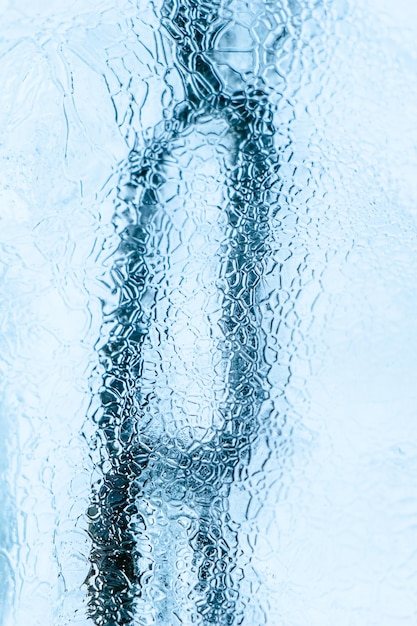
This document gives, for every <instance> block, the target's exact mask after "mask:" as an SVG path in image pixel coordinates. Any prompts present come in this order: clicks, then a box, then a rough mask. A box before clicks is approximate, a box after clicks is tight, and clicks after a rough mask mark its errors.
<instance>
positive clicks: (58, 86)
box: [0, 0, 417, 626]
mask: <svg viewBox="0 0 417 626" xmlns="http://www.w3.org/2000/svg"><path fill="white" fill-rule="evenodd" d="M293 4H294V3H291V6H290V5H289V4H288V5H287V3H285V7H284V8H285V10H286V11H287V13H288V14H289V15H293V16H294V15H295V14H296V17H294V18H291V19H292V21H291V20H290V22H291V24H293V25H294V31H293V33H292V37H293V39H292V41H293V42H295V44H294V43H293V44H292V45H291V46H290V47H289V49H288V50H287V51H286V52H285V54H282V55H281V56H280V54H281V53H280V51H279V50H278V51H276V52H275V54H276V67H278V68H279V72H278V70H277V73H275V74H273V75H271V76H269V75H268V76H267V80H269V81H270V84H271V85H276V90H277V92H278V90H280V91H281V92H282V93H283V96H282V100H280V104H279V105H277V111H278V113H277V119H278V120H279V124H280V128H281V129H282V133H283V134H284V135H285V136H288V137H289V138H290V141H291V156H290V154H287V155H284V156H283V164H282V169H281V174H282V177H283V180H284V181H285V185H286V201H285V207H284V209H283V215H285V219H278V220H276V221H275V222H274V223H273V224H272V229H273V234H272V235H271V246H272V248H273V250H274V254H273V255H272V257H271V263H272V266H271V272H270V274H269V275H268V277H267V279H266V287H265V288H266V290H268V289H269V293H270V297H269V301H268V303H269V309H268V311H269V315H270V317H269V318H268V317H267V315H266V314H265V315H266V317H265V319H267V320H268V319H269V320H273V322H271V326H269V327H268V328H269V331H268V332H269V336H270V339H271V342H272V343H273V341H272V340H273V338H274V337H277V338H279V339H277V341H278V344H279V348H280V349H279V350H278V351H277V356H276V357H275V358H274V359H273V360H272V361H271V363H272V365H271V372H270V382H271V384H272V398H273V401H274V406H275V408H276V411H277V414H278V417H277V418H276V420H275V421H273V422H271V423H270V424H269V425H267V426H266V427H265V433H266V437H264V442H267V443H264V444H262V443H259V445H258V447H257V449H256V454H255V455H254V458H253V461H252V465H251V466H250V468H249V470H248V475H247V477H246V479H245V480H241V481H240V482H237V483H236V484H235V485H234V487H233V488H232V491H231V496H230V507H231V511H232V513H233V517H234V519H235V520H236V522H237V523H238V524H240V527H241V529H242V531H241V532H242V537H245V538H246V539H245V540H244V541H243V540H242V541H243V542H242V545H241V549H242V554H243V556H242V560H243V562H244V563H245V564H246V565H245V572H246V574H245V579H244V581H243V583H242V589H243V591H242V593H243V594H246V595H248V596H249V595H251V596H252V602H251V603H250V604H249V605H248V609H247V611H246V613H245V620H244V624H247V625H248V626H249V624H251V625H253V624H261V623H265V624H268V625H270V626H281V625H282V626H284V625H285V626H307V625H309V626H310V625H311V626H327V625H328V626H333V625H334V624H338V625H340V626H369V625H372V624H375V625H377V624H378V626H398V625H399V624H404V625H408V624H410V625H411V624H413V623H414V621H415V615H416V613H417V598H416V594H415V586H416V579H417V556H416V549H417V536H416V534H417V524H416V522H417V499H416V498H417V496H416V493H417V491H416V481H417V478H416V476H417V432H416V426H415V420H416V410H417V408H416V407H417V403H416V400H417V397H416V396H417V386H416V383H415V381H416V374H417V366H416V361H415V354H416V351H417V328H416V316H415V309H416V304H417V280H416V277H415V268H416V235H417V211H416V201H417V176H416V165H417V128H416V124H415V116H416V104H415V103H416V102H417V76H416V66H417V44H416V41H417V37H416V34H417V9H416V8H415V6H414V4H413V3H412V2H410V0H399V1H397V2H396V3H395V5H392V4H391V3H389V2H385V1H384V0H373V1H372V2H365V1H364V0H351V2H350V3H349V4H347V3H344V2H334V3H326V2H324V3H323V4H316V3H307V2H306V3H304V5H303V7H304V8H302V10H300V11H298V10H297V11H298V12H297V11H296V9H295V8H294V7H295V4H294V6H293ZM265 6H266V4H265V5H263V4H262V3H259V6H255V8H253V7H252V8H251V10H248V9H247V8H246V5H244V3H241V4H239V5H238V3H236V5H235V6H234V8H233V10H234V11H235V15H238V14H239V15H240V17H239V19H240V22H241V23H243V24H245V23H246V27H248V24H249V25H251V26H252V22H253V17H251V15H252V14H251V11H252V12H255V13H257V14H260V15H262V14H263V11H264V10H265ZM283 6H284V5H283ZM0 7H1V9H2V25H1V40H0V64H1V74H2V84H3V87H2V90H1V92H0V117H1V122H0V162H1V167H0V299H1V311H0V316H1V317H0V319H1V334H0V375H1V382H0V403H1V404H0V410H1V416H0V418H1V421H0V433H1V436H2V440H3V442H4V444H3V451H2V454H1V458H0V470H1V472H2V477H3V480H2V483H1V484H2V486H1V500H2V507H1V513H0V519H1V530H0V543H1V545H0V577H1V581H2V582H1V585H0V588H1V599H0V607H1V610H0V616H1V619H2V624H4V625H5V626H12V625H13V626H22V625H23V624H31V625H33V626H37V625H38V624H39V625H41V624H42V626H49V625H50V626H61V625H62V626H63V625H64V624H85V625H87V624H88V623H89V622H88V620H87V618H86V616H85V606H86V591H85V587H83V581H84V579H85V577H86V575H87V572H88V569H89V565H88V556H89V550H90V543H89V539H88V536H87V532H86V530H87V522H86V519H85V511H86V509H87V507H88V503H89V498H90V486H91V481H92V480H94V478H95V477H96V476H95V472H96V470H95V462H96V457H95V451H94V449H93V450H91V445H90V444H91V440H92V439H93V438H94V428H95V426H94V423H93V422H92V420H91V419H90V418H89V417H88V415H89V412H90V411H91V410H90V409H89V406H90V401H91V397H92V395H93V396H94V380H93V382H91V380H92V372H93V370H94V367H95V365H96V363H97V356H96V350H95V346H96V342H97V341H98V339H99V338H100V335H101V334H102V333H103V329H102V304H103V303H104V307H106V306H108V307H111V305H112V302H111V281H110V279H109V275H110V271H111V266H112V255H113V254H114V250H115V248H116V246H117V235H116V234H115V231H114V226H113V225H112V217H113V213H114V203H115V195H116V192H115V189H116V187H117V185H118V181H119V179H120V176H121V174H122V171H123V163H124V161H125V160H126V158H127V155H128V152H129V149H131V148H132V147H133V141H134V133H135V132H137V133H139V135H141V133H142V135H141V136H146V130H147V129H149V128H152V127H153V126H154V125H155V124H156V123H157V122H158V121H159V120H160V119H161V117H162V110H163V107H164V106H167V102H168V100H169V98H170V97H171V96H170V93H171V89H170V87H169V86H171V87H172V85H174V86H175V81H176V78H175V76H174V75H173V76H167V75H166V68H167V66H169V64H170V62H171V61H170V59H171V60H172V54H173V53H172V49H171V48H170V43H169V41H168V39H167V37H166V35H165V34H164V33H163V32H162V31H161V30H160V27H159V18H158V15H159V7H158V6H156V7H155V8H154V7H153V6H151V5H149V6H148V5H146V6H143V7H140V9H139V10H138V8H137V7H136V6H135V5H134V4H133V3H130V2H125V1H123V0H122V1H121V2H119V3H118V4H117V6H116V7H114V3H111V2H108V3H107V2H106V1H100V2H93V1H90V0H88V1H87V2H85V1H84V2H78V3H77V2H74V3H72V5H71V7H68V6H67V5H66V4H64V3H60V2H57V1H55V0H53V1H52V2H49V3H44V2H36V1H34V2H30V3H28V2H26V1H22V2H18V1H16V2H13V4H12V3H10V4H8V3H7V2H3V3H1V4H0ZM281 8H282V6H281V4H280V3H278V2H277V3H276V5H275V8H274V10H276V12H277V13H279V11H281ZM245 11H247V17H246V18H245V15H246V13H245ZM291 11H292V13H291ZM245 19H246V22H245ZM296 27H297V28H296ZM263 28H264V32H265V30H266V31H267V30H268V28H269V26H268V24H267V23H264V27H263ZM243 31H244V29H243V30H242V31H240V32H239V34H238V35H236V37H235V39H233V37H231V44H230V47H231V50H232V51H231V52H228V53H227V54H231V55H232V57H231V60H230V65H233V63H234V62H236V63H237V64H238V65H239V67H241V68H243V69H245V68H246V69H248V68H249V69H251V68H252V67H253V65H254V64H255V65H256V63H258V61H257V59H256V58H255V59H254V56H253V55H254V53H253V54H252V52H251V50H252V49H255V47H254V44H253V40H252V39H250V40H248V41H245V35H244V32H243ZM242 41H243V42H244V45H243V44H242V46H241V47H240V48H239V45H240V44H239V42H242ZM162 42H163V43H162ZM163 46H165V48H163ZM251 46H252V47H251ZM239 50H240V51H241V52H239ZM242 51H243V52H242ZM222 54H223V58H226V57H225V56H224V55H225V54H226V52H225V51H223V52H222ZM239 54H240V55H241V56H238V55H239ZM271 54H272V53H271ZM255 57H256V54H255ZM234 59H235V60H234ZM236 59H238V60H236ZM274 63H275V61H274ZM225 72H226V70H225ZM213 132H214V131H213ZM205 175H206V176H207V177H209V175H210V171H206V172H205ZM294 190H295V191H294ZM207 220H208V221H207V224H208V227H210V228H213V226H212V225H211V224H210V215H209V216H208V217H207ZM207 224H206V225H207ZM214 236H216V235H215V234H214ZM274 245H275V248H274ZM274 255H275V256H274ZM274 260H275V262H276V263H283V265H282V267H281V269H280V271H279V272H278V270H277V267H276V265H274ZM278 278H279V280H278ZM109 284H110V287H109ZM197 305H198V303H197V304H196V306H197ZM283 320H284V321H283ZM283 370H284V372H283ZM91 385H93V390H91ZM278 428H281V429H282V436H281V437H280V438H278V437H277V435H276V433H277V429H278ZM266 461H267V462H266ZM150 623H152V622H150Z"/></svg>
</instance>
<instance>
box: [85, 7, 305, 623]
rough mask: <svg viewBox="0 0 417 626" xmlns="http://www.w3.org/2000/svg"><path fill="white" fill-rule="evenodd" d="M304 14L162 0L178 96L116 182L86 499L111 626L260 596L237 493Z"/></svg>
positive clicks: (264, 403)
mask: <svg viewBox="0 0 417 626" xmlns="http://www.w3.org/2000/svg"><path fill="white" fill-rule="evenodd" d="M299 9H300V7H298V5H296V4H293V6H292V7H291V11H292V12H291V13H290V14H289V15H287V16H286V15H285V14H284V11H283V10H280V9H279V7H277V6H276V5H275V4H273V5H271V6H270V5H268V4H265V5H264V6H263V7H262V15H257V14H256V13H255V14H253V15H251V16H250V18H251V20H253V24H251V25H250V24H249V22H248V16H246V17H245V23H239V19H238V17H236V15H238V14H239V13H238V9H236V7H235V11H236V13H235V15H232V14H231V9H230V8H229V6H227V4H223V3H220V2H204V3H201V2H194V1H193V0H186V1H181V2H178V3H175V2H172V3H171V2H170V3H168V2H167V3H166V4H164V5H163V7H162V11H161V22H162V24H163V26H164V28H165V30H166V31H167V32H168V33H169V35H170V38H171V41H172V42H173V49H174V68H175V70H176V72H177V75H178V76H179V78H180V81H181V85H182V91H183V97H182V99H181V100H179V95H176V96H174V98H173V100H172V102H171V104H170V105H169V106H167V107H165V109H164V111H163V112H164V119H163V120H162V121H161V122H159V123H157V124H156V126H155V128H154V130H153V131H152V135H151V138H150V139H148V140H147V141H146V142H145V144H144V145H143V146H142V147H141V148H136V147H135V148H134V149H132V151H131V152H130V155H129V160H128V164H127V167H126V169H127V171H128V173H127V174H125V175H124V176H123V177H122V180H121V183H120V191H119V203H118V206H117V212H116V217H115V222H116V224H117V227H118V231H119V237H120V243H119V245H118V247H117V250H116V251H115V253H114V263H113V269H112V272H111V280H112V288H113V290H114V292H115V293H116V294H117V298H118V303H117V306H116V307H115V309H114V310H113V311H111V312H110V313H109V314H108V315H107V317H106V337H107V339H106V341H105V343H104V345H103V346H102V347H101V351H100V354H101V366H102V369H103V375H102V385H101V388H100V390H99V395H100V407H99V408H98V409H97V411H96V413H95V416H94V419H95V421H96V423H97V425H98V428H99V434H100V438H101V439H100V440H101V443H100V444H99V446H100V448H101V455H102V467H103V477H102V479H100V480H99V482H98V484H97V486H96V488H95V491H94V495H93V497H92V500H91V504H90V507H89V510H88V516H89V518H90V526H89V534H90V536H91V538H92V542H93V545H92V551H91V555H90V560H91V570H90V573H89V576H88V581H87V584H88V589H89V596H90V599H89V615H90V616H91V617H92V618H93V621H94V622H95V623H96V624H97V625H99V626H104V625H110V624H116V623H117V624H133V623H135V624H143V625H145V624H156V623H157V624H167V625H168V624H170V625H171V624H174V623H200V624H205V625H208V624H218V625H222V626H223V625H231V624H239V623H241V622H242V619H243V615H244V609H245V605H246V604H247V602H248V601H249V598H248V597H245V596H244V595H242V594H241V592H240V583H241V581H242V579H243V577H244V571H243V569H242V567H241V565H240V563H239V555H240V552H241V548H240V547H239V532H238V525H237V524H236V523H235V522H234V520H233V516H232V515H231V513H230V511H229V496H230V489H231V485H232V483H233V482H234V481H235V480H236V479H238V477H239V476H242V474H243V473H244V472H245V471H247V466H248V463H249V460H250V458H251V455H252V453H253V449H254V445H255V444H256V441H257V439H258V438H259V432H260V429H261V428H262V425H263V422H264V421H265V420H269V421H271V419H273V418H272V417H271V411H272V413H273V412H274V407H273V406H272V408H271V406H270V403H269V404H268V399H269V397H270V387H271V384H270V382H269V380H268V374H269V371H270V369H271V364H270V363H268V360H267V359H266V358H265V356H266V355H265V351H266V347H267V339H266V333H265V329H264V328H263V324H262V313H261V303H262V302H263V301H265V299H267V298H268V294H267V293H266V292H265V289H264V286H263V283H264V276H265V273H266V270H267V268H268V264H269V262H270V261H269V259H270V251H271V236H270V224H271V221H272V220H274V219H276V218H277V215H278V213H279V210H280V204H279V196H280V192H281V189H280V185H282V178H281V176H280V173H279V169H280V163H281V160H282V154H284V153H285V151H286V150H288V148H289V141H288V139H287V140H286V141H285V136H284V135H283V134H282V133H280V132H279V131H278V126H277V121H276V109H277V102H279V101H280V99H282V95H281V94H280V93H279V91H278V89H277V87H278V84H279V83H278V81H277V80H276V81H275V82H274V81H273V80H272V78H273V76H272V75H271V70H274V69H275V68H274V65H273V66H272V67H271V66H269V65H268V61H269V62H270V61H271V55H272V51H277V50H280V49H283V50H285V47H287V48H289V49H290V52H291V43H292V40H291V37H290V36H289V28H290V26H293V25H292V23H291V20H293V21H296V18H297V11H298V10H299ZM258 10H259V7H258ZM219 42H220V44H219ZM288 42H290V43H288ZM222 46H226V48H227V47H228V48H229V51H228V52H227V50H226V49H225V50H222ZM233 46H235V47H237V46H238V47H237V49H236V50H233ZM239 47H240V49H239ZM257 51H258V52H259V53H260V54H261V55H263V57H262V58H260V59H258V64H259V67H262V71H259V73H258V74H254V73H253V71H252V72H248V71H246V72H245V66H244V63H242V65H241V63H240V58H239V55H241V54H242V55H243V57H246V56H247V55H249V56H253V57H255V56H256V54H257ZM288 56H289V59H288V62H289V63H291V54H290V53H288ZM272 58H274V57H273V56H272ZM222 65H223V66H225V67H222ZM275 73H276V78H278V77H279V73H278V72H277V71H276V69H275ZM280 153H281V154H280ZM275 436H276V437H279V430H278V431H277V432H276V433H275Z"/></svg>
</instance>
